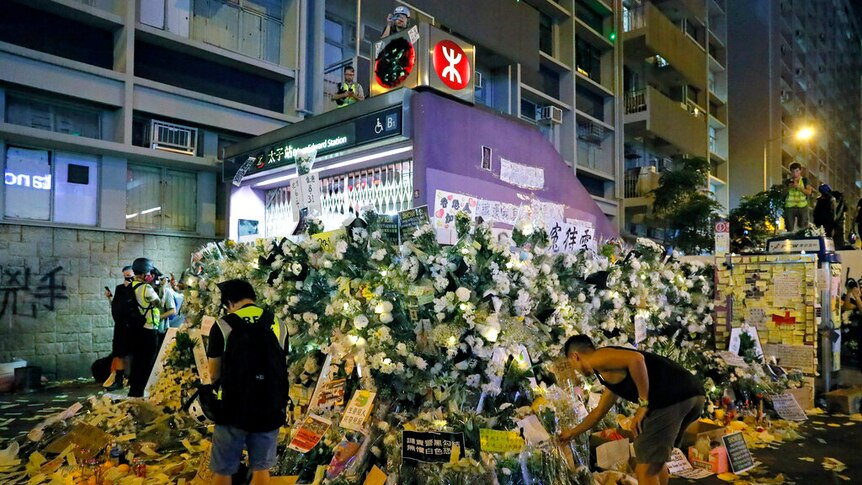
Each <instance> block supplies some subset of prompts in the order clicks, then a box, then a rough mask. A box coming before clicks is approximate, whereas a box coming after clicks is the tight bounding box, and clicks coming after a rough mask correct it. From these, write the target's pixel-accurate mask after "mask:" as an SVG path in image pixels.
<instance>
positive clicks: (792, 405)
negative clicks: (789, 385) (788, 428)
mask: <svg viewBox="0 0 862 485" xmlns="http://www.w3.org/2000/svg"><path fill="white" fill-rule="evenodd" d="M769 399H770V400H771V401H772V407H773V408H774V409H775V412H776V413H778V415H779V416H781V418H782V419H786V420H788V421H805V420H807V419H808V415H807V414H805V411H803V410H802V406H800V405H799V403H798V402H797V401H796V397H794V396H793V394H791V393H789V392H785V393H782V394H772V395H770V396H769Z"/></svg>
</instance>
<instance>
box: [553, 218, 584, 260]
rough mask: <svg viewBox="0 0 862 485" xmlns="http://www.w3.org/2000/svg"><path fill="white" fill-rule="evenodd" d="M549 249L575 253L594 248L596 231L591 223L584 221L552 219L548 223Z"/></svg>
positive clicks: (556, 251) (557, 251)
mask: <svg viewBox="0 0 862 485" xmlns="http://www.w3.org/2000/svg"><path fill="white" fill-rule="evenodd" d="M548 237H549V238H550V241H549V244H550V248H551V251H553V252H555V253H577V252H580V251H585V250H588V249H589V250H591V251H595V250H596V231H595V228H594V227H593V224H592V223H590V222H585V221H573V222H572V223H568V222H560V221H554V222H552V223H550V224H548Z"/></svg>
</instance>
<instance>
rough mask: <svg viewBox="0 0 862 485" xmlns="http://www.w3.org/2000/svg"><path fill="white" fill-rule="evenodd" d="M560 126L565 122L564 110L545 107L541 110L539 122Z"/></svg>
mask: <svg viewBox="0 0 862 485" xmlns="http://www.w3.org/2000/svg"><path fill="white" fill-rule="evenodd" d="M538 121H547V122H549V123H552V124H555V125H559V124H560V123H562V122H563V110H561V109H560V108H557V107H556V106H543V107H542V109H540V110H539V120H538Z"/></svg>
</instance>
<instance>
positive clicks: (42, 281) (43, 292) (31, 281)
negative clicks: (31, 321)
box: [0, 265, 69, 318]
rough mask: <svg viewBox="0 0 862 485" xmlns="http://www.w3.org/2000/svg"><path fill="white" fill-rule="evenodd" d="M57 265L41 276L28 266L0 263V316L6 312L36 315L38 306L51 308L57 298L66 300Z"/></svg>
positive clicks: (67, 297) (64, 288)
mask: <svg viewBox="0 0 862 485" xmlns="http://www.w3.org/2000/svg"><path fill="white" fill-rule="evenodd" d="M62 271H63V267H62V266H57V267H55V268H54V269H52V270H51V271H48V272H47V273H45V274H44V275H42V276H41V277H40V276H39V275H37V274H34V272H33V271H31V270H30V268H27V267H24V268H20V267H10V266H3V265H0V317H3V316H5V315H6V313H7V312H8V313H9V314H10V315H16V316H17V315H21V316H29V317H33V318H36V317H37V316H38V315H39V309H47V310H48V311H54V310H55V309H56V304H57V302H58V300H67V299H69V296H68V295H67V294H66V285H65V284H63V281H62V279H61V278H60V277H59V274H60V272H62Z"/></svg>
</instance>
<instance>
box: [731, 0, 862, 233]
mask: <svg viewBox="0 0 862 485" xmlns="http://www.w3.org/2000/svg"><path fill="white" fill-rule="evenodd" d="M728 3H729V5H728V8H729V11H728V15H729V17H728V19H729V20H728V25H729V30H728V33H729V42H730V47H731V49H732V51H733V55H731V56H730V58H729V59H730V78H729V81H730V90H731V93H732V96H733V98H734V106H735V107H737V109H734V110H733V112H732V116H731V118H732V119H731V134H732V140H733V143H732V144H731V147H730V150H731V154H732V157H731V158H732V160H733V162H732V163H733V167H732V169H731V205H732V206H736V205H737V204H738V203H739V200H740V198H741V197H745V196H747V195H752V194H755V193H757V192H759V191H761V190H764V189H765V188H768V187H770V186H772V185H774V184H780V183H781V182H782V181H783V180H784V179H786V178H787V176H788V175H789V168H788V167H789V166H790V164H791V163H793V162H798V163H800V164H802V165H803V166H804V167H805V168H806V171H807V177H808V178H809V179H810V181H811V183H812V184H814V186H815V187H816V186H817V185H818V184H821V183H827V184H829V185H830V186H831V187H832V189H833V190H839V191H841V192H842V193H843V194H844V196H845V199H846V200H847V202H848V205H850V206H851V208H852V207H853V206H855V204H856V201H857V200H858V198H859V196H860V195H862V194H860V185H862V182H860V180H862V175H860V129H862V127H860V122H862V105H860V94H862V91H860V70H862V45H860V31H859V26H858V25H857V23H856V22H855V17H854V13H853V11H852V10H851V8H852V6H851V3H852V2H851V1H850V0H810V1H809V0H806V1H801V0H752V1H751V2H728ZM764 67H765V69H764ZM803 127H811V128H812V129H813V132H814V134H813V136H812V137H811V139H810V140H806V141H800V140H798V139H797V138H796V137H795V134H796V133H797V131H798V130H799V129H801V128H803ZM850 215H851V214H848V217H847V219H848V221H847V222H848V224H849V219H850Z"/></svg>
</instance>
